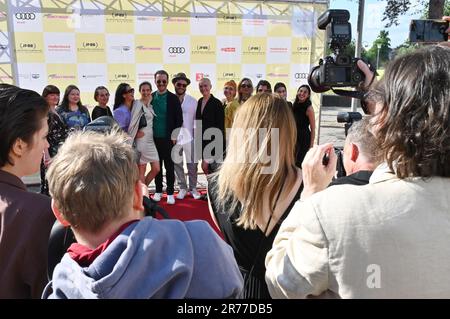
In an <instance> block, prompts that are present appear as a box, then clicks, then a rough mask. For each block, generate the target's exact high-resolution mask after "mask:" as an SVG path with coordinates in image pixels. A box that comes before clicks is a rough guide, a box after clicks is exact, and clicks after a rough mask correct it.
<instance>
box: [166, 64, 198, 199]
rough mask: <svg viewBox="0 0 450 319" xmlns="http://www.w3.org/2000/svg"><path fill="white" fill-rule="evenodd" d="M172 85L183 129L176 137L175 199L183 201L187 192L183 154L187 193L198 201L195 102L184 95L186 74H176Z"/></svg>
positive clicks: (189, 81) (187, 83) (187, 80)
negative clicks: (185, 170) (177, 101)
mask: <svg viewBox="0 0 450 319" xmlns="http://www.w3.org/2000/svg"><path fill="white" fill-rule="evenodd" d="M172 83H173V85H174V87H175V93H176V95H177V97H178V99H179V100H180V103H181V110H182V111H183V127H182V128H181V131H180V134H179V135H178V140H177V146H176V148H177V151H176V154H177V155H179V157H178V159H176V160H175V161H174V164H175V174H176V176H177V179H178V185H179V186H180V191H179V193H178V195H177V199H183V198H184V197H185V196H186V194H187V192H188V188H187V184H186V177H185V175H184V164H183V153H184V154H185V155H186V166H187V169H188V176H189V192H190V193H191V195H192V197H194V198H195V199H200V198H201V195H200V194H199V192H198V191H197V170H198V163H197V161H196V159H195V156H194V123H195V112H196V109H197V100H196V99H195V98H193V97H192V96H190V95H189V94H186V88H187V86H188V85H189V84H190V83H191V80H189V79H188V78H187V77H186V74H184V73H182V72H180V73H178V74H177V75H175V77H174V78H173V79H172Z"/></svg>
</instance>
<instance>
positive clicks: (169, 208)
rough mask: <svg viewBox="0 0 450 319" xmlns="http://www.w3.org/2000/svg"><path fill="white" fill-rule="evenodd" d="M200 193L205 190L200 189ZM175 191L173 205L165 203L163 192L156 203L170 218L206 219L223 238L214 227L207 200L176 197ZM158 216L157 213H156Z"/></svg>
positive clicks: (220, 234) (165, 197)
mask: <svg viewBox="0 0 450 319" xmlns="http://www.w3.org/2000/svg"><path fill="white" fill-rule="evenodd" d="M200 193H201V194H205V193H206V191H201V192H200ZM176 195H177V193H175V205H168V204H167V195H166V194H164V195H163V198H162V199H161V201H160V202H159V203H158V205H159V206H160V207H162V208H163V209H164V210H165V211H166V212H167V213H168V214H169V216H170V218H172V219H179V220H183V221H186V220H193V219H202V220H206V221H207V222H208V223H209V224H210V225H211V227H212V228H213V229H214V230H215V231H216V232H217V234H219V236H220V237H222V238H223V236H222V233H221V232H220V230H219V229H218V228H217V227H216V225H215V224H214V222H213V220H212V219H211V215H210V213H209V209H208V202H207V201H205V200H199V199H193V198H192V197H191V196H190V195H186V197H184V198H183V199H176V198H177V197H176ZM158 216H159V215H158Z"/></svg>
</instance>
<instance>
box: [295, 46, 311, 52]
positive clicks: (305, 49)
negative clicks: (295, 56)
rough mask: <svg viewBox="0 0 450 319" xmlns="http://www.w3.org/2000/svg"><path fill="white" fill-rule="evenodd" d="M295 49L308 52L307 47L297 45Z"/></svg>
mask: <svg viewBox="0 0 450 319" xmlns="http://www.w3.org/2000/svg"><path fill="white" fill-rule="evenodd" d="M296 50H297V52H309V48H308V47H297V48H296Z"/></svg>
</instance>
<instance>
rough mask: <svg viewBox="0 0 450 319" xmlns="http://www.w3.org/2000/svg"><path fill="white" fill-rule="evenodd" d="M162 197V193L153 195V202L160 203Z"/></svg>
mask: <svg viewBox="0 0 450 319" xmlns="http://www.w3.org/2000/svg"><path fill="white" fill-rule="evenodd" d="M161 197H162V193H155V195H153V200H154V201H155V202H159V201H160V200H161Z"/></svg>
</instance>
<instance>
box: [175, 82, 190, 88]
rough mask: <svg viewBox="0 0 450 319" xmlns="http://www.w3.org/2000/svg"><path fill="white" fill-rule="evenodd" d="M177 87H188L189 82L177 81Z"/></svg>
mask: <svg viewBox="0 0 450 319" xmlns="http://www.w3.org/2000/svg"><path fill="white" fill-rule="evenodd" d="M175 85H176V86H177V87H179V88H185V87H187V84H184V83H177V84H175Z"/></svg>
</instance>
